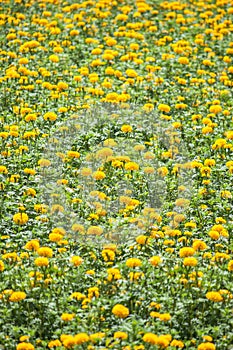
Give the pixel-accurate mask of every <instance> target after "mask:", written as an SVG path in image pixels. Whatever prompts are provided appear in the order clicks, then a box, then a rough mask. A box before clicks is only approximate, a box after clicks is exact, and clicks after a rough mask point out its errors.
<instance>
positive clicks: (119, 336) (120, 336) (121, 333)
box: [113, 331, 128, 340]
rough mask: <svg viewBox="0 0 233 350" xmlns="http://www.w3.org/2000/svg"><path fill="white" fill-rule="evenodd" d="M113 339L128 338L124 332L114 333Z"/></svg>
mask: <svg viewBox="0 0 233 350" xmlns="http://www.w3.org/2000/svg"><path fill="white" fill-rule="evenodd" d="M113 338H114V339H122V340H124V339H127V338H128V334H127V333H126V332H120V331H119V332H115V333H114V335H113Z"/></svg>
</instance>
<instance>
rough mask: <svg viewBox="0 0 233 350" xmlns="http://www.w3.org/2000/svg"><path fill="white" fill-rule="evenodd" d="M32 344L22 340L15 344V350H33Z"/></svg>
mask: <svg viewBox="0 0 233 350" xmlns="http://www.w3.org/2000/svg"><path fill="white" fill-rule="evenodd" d="M34 349H35V348H34V346H33V345H32V344H31V343H26V342H22V343H20V344H18V345H17V347H16V350H34Z"/></svg>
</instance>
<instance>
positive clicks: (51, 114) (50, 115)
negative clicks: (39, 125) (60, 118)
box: [43, 112, 57, 122]
mask: <svg viewBox="0 0 233 350" xmlns="http://www.w3.org/2000/svg"><path fill="white" fill-rule="evenodd" d="M43 118H44V120H49V121H51V122H54V121H55V120H56V119H57V114H56V113H54V112H47V113H45V114H44V117H43Z"/></svg>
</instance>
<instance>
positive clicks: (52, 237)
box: [49, 233, 63, 242]
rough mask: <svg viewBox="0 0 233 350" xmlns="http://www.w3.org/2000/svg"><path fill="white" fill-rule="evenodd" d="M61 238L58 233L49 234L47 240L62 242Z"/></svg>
mask: <svg viewBox="0 0 233 350" xmlns="http://www.w3.org/2000/svg"><path fill="white" fill-rule="evenodd" d="M62 238H63V236H62V235H60V234H59V233H50V234H49V240H50V241H51V242H59V241H61V240H62Z"/></svg>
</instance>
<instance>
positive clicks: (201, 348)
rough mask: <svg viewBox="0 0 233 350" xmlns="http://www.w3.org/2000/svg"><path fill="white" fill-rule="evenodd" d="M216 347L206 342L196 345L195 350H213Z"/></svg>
mask: <svg viewBox="0 0 233 350" xmlns="http://www.w3.org/2000/svg"><path fill="white" fill-rule="evenodd" d="M215 349H216V347H215V345H214V344H213V343H210V342H206V343H201V344H200V345H198V347H197V350H215Z"/></svg>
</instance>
